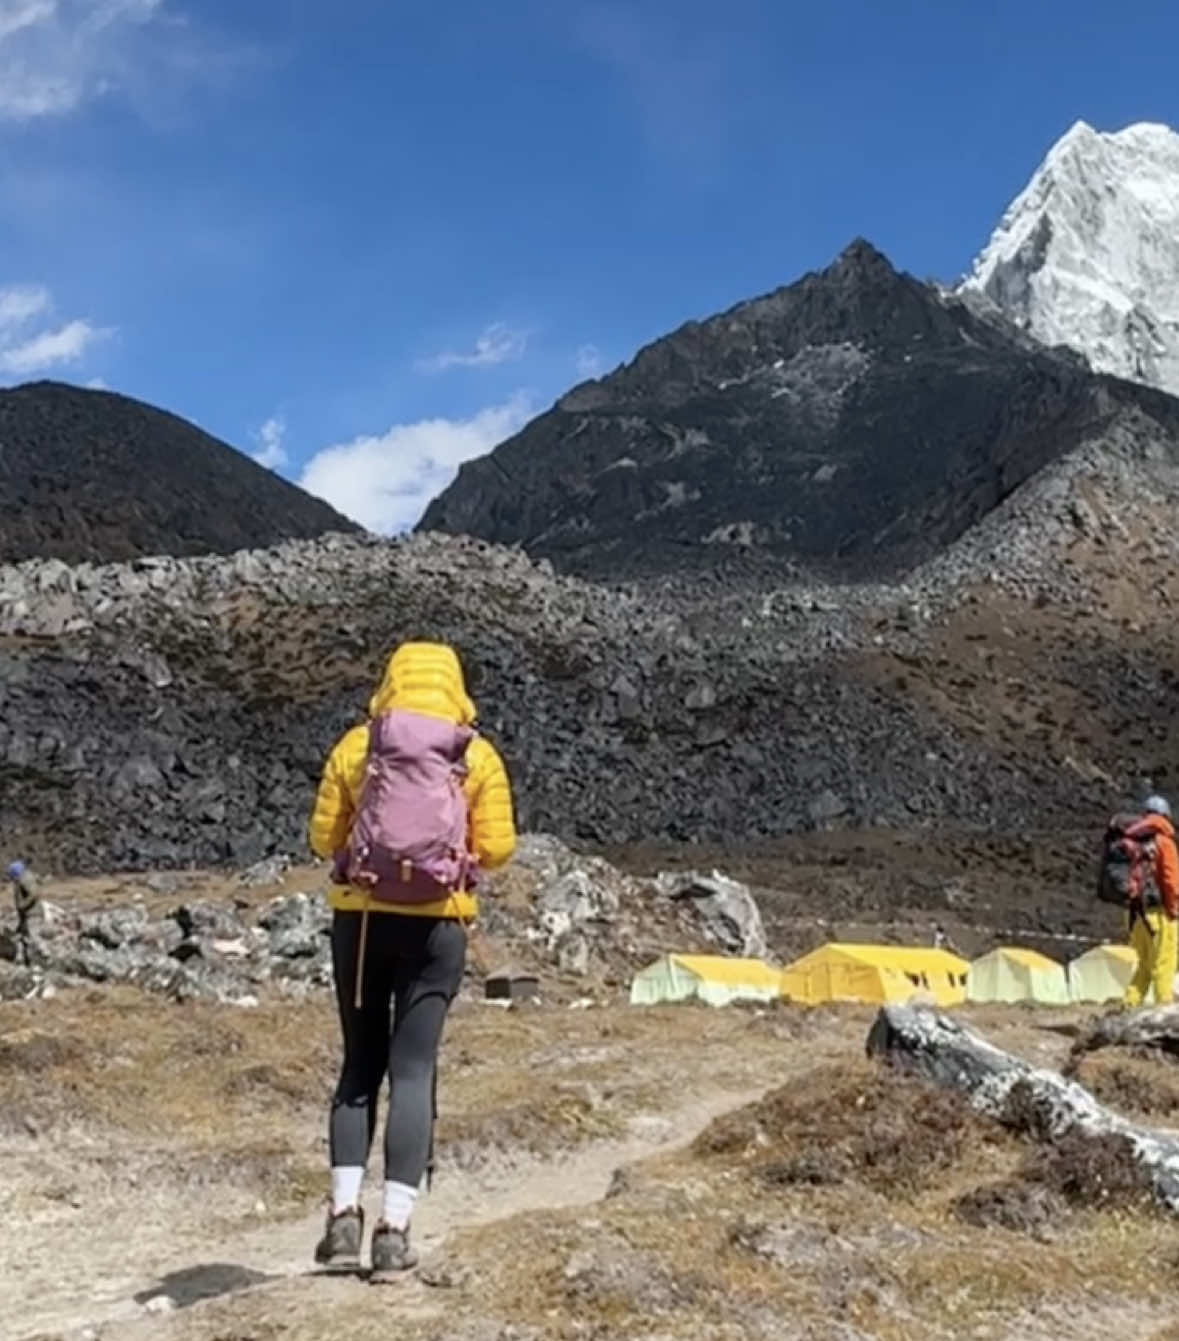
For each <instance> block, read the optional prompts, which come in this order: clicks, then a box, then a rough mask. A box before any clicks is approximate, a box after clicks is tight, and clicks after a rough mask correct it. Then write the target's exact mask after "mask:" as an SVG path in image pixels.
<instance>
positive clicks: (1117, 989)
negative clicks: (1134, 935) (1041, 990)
mask: <svg viewBox="0 0 1179 1341" xmlns="http://www.w3.org/2000/svg"><path fill="white" fill-rule="evenodd" d="M1137 967H1138V954H1137V951H1135V950H1133V949H1132V948H1131V947H1130V946H1128V945H1095V946H1094V947H1093V949H1092V950H1086V952H1085V953H1084V954H1083V955H1078V956H1077V957H1076V959H1074V960H1073V961H1072V963H1071V964H1069V966H1068V991H1069V997H1070V999H1071V1000H1073V1001H1099V1002H1100V1001H1120V1000H1121V999H1122V994H1123V993H1124V992H1125V990H1126V988H1127V987H1128V986H1129V985H1130V979H1131V978H1132V977H1133V976H1134V970H1135V969H1136V968H1137ZM1149 996H1150V998H1151V999H1153V997H1154V989H1153V988H1152V989H1151V991H1150V993H1149Z"/></svg>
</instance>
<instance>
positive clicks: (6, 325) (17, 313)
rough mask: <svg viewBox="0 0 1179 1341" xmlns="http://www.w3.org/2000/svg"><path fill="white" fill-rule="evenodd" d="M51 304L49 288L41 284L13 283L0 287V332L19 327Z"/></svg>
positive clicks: (44, 310)
mask: <svg viewBox="0 0 1179 1341" xmlns="http://www.w3.org/2000/svg"><path fill="white" fill-rule="evenodd" d="M51 305H52V304H51V301H50V297H49V290H48V289H45V288H42V287H41V286H40V285H39V284H13V285H11V286H10V287H9V288H7V289H0V332H3V331H11V330H14V329H19V328H20V327H21V326H23V325H24V324H25V322H27V321H31V320H32V319H33V318H34V317H39V316H40V315H41V314H42V313H43V312H46V311H48V310H49V308H50V306H51Z"/></svg>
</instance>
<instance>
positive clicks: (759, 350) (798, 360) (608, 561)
mask: <svg viewBox="0 0 1179 1341" xmlns="http://www.w3.org/2000/svg"><path fill="white" fill-rule="evenodd" d="M1142 415H1145V416H1146V417H1148V418H1150V419H1151V420H1153V421H1154V423H1155V424H1156V426H1157V427H1158V428H1159V430H1160V431H1161V432H1162V433H1163V434H1164V436H1166V437H1168V438H1169V439H1172V440H1176V441H1179V402H1176V401H1173V400H1171V399H1169V398H1168V397H1166V396H1163V395H1160V394H1157V393H1152V392H1148V391H1146V390H1144V389H1142V388H1140V387H1136V386H1132V385H1130V384H1128V383H1121V382H1118V381H1116V380H1114V379H1109V378H1102V377H1097V376H1094V375H1093V374H1091V373H1090V372H1089V371H1088V369H1087V367H1086V365H1085V364H1084V362H1083V360H1081V359H1079V358H1078V357H1076V356H1074V355H1071V354H1069V353H1067V352H1065V351H1060V350H1048V349H1046V348H1043V347H1041V346H1038V345H1036V344H1034V343H1033V342H1031V341H1030V340H1028V339H1027V338H1026V337H1024V336H1022V335H1020V334H1019V333H1018V332H1017V331H1016V330H1015V328H1014V327H1011V326H1008V325H1007V324H1006V323H1005V322H1003V321H1002V320H1001V319H997V318H995V317H994V316H989V315H986V314H984V313H981V312H978V311H976V310H975V309H974V307H972V306H971V305H968V304H967V303H966V302H964V301H962V300H960V299H958V298H955V297H953V296H950V295H947V294H944V293H942V292H940V291H938V290H936V289H934V288H932V287H931V286H929V285H926V284H922V283H919V282H918V281H916V280H914V279H913V278H911V277H910V276H908V275H904V274H899V273H897V272H896V271H895V270H893V268H892V267H891V266H890V264H889V263H888V261H887V260H886V259H885V258H884V257H883V256H882V255H881V254H880V253H879V252H877V251H875V250H874V249H873V248H872V247H871V246H870V245H869V244H867V243H866V242H862V241H860V242H856V243H854V244H853V245H852V246H851V247H849V248H848V249H847V250H846V251H845V252H844V253H843V255H841V256H840V257H839V259H838V260H837V261H836V262H835V263H834V264H833V265H832V266H831V267H830V268H828V269H827V270H825V271H823V272H821V273H816V274H810V275H807V276H806V277H804V278H803V279H802V280H800V281H799V282H798V283H796V284H793V285H791V286H790V287H789V288H784V289H780V290H778V291H777V292H775V293H772V294H770V295H769V296H767V297H763V298H759V299H756V300H754V301H751V302H745V303H741V304H740V305H739V306H737V307H735V308H733V309H732V310H730V311H728V312H725V313H722V314H721V315H719V316H716V317H713V318H711V319H710V320H707V321H703V322H690V323H688V324H687V325H685V326H683V327H682V328H681V329H679V330H678V331H676V332H674V333H673V334H671V335H669V336H667V337H666V338H664V339H661V340H658V341H656V342H655V343H654V344H652V345H650V346H648V347H647V348H645V349H643V350H642V351H641V352H640V353H639V354H638V356H637V357H636V358H635V359H634V361H633V362H632V363H630V364H629V365H627V366H626V367H624V368H622V369H620V370H619V371H618V372H616V373H614V374H612V375H611V376H608V377H606V378H604V379H602V380H601V381H598V382H591V383H587V384H585V385H583V386H580V387H578V388H576V389H575V390H573V391H571V392H570V393H569V394H568V395H566V396H564V397H563V398H562V399H561V400H560V401H558V403H557V404H556V406H555V407H554V408H553V409H552V410H550V411H549V412H548V413H546V414H543V415H541V416H540V417H539V418H537V419H535V420H534V421H533V422H532V423H530V424H529V425H528V426H527V427H526V428H524V429H523V430H522V431H521V432H520V433H519V434H517V435H516V436H515V437H514V438H512V439H510V440H509V441H507V442H505V443H503V444H501V445H500V446H499V447H497V448H496V449H495V451H493V452H492V453H491V454H490V455H488V456H485V457H482V458H480V459H479V460H476V461H472V462H470V463H468V464H467V465H465V466H463V468H462V469H461V471H460V472H459V475H458V478H457V479H456V480H455V482H454V483H453V484H452V485H451V486H450V488H448V489H447V490H446V491H445V492H444V493H443V494H442V495H440V496H439V498H437V499H436V500H435V501H434V502H433V503H432V504H431V506H430V507H429V509H428V510H427V512H426V514H425V517H424V518H423V521H422V523H421V529H422V530H438V531H447V532H451V533H467V534H471V535H477V536H481V537H484V538H486V539H489V540H493V541H496V542H498V543H503V544H520V545H522V546H524V548H525V549H527V550H528V552H529V553H531V554H533V555H534V556H538V557H539V556H545V557H549V558H551V559H552V561H553V562H554V563H555V564H557V565H558V566H559V567H560V568H562V569H565V570H567V571H571V572H577V573H580V574H582V575H588V576H594V577H605V578H609V579H615V578H618V577H628V576H633V575H636V574H649V573H651V572H656V573H674V572H677V571H683V570H684V569H685V568H692V567H701V566H703V567H711V566H713V565H714V564H715V563H716V562H717V558H718V554H720V553H724V552H725V551H726V550H732V549H734V548H735V549H736V550H737V551H738V552H739V553H740V555H741V556H742V561H741V564H740V566H742V567H746V568H747V567H748V566H749V561H750V560H751V559H752V560H757V561H760V564H761V566H762V567H763V568H764V567H765V566H766V560H767V559H768V560H772V563H771V564H770V567H771V568H776V569H777V570H778V571H779V572H781V571H782V569H783V564H784V563H785V564H786V565H787V566H788V565H790V564H795V565H800V566H801V567H802V568H803V569H805V570H809V571H811V572H812V573H813V572H818V573H825V574H827V575H831V576H843V577H848V576H850V577H857V576H863V575H873V576H879V575H881V574H896V573H898V572H901V571H903V570H904V569H905V568H907V567H909V566H911V565H913V564H914V563H918V562H921V561H924V560H927V559H929V558H930V557H931V556H933V555H935V554H937V553H938V552H939V551H940V550H941V549H942V548H943V547H944V546H945V545H947V544H949V543H950V542H952V541H954V540H956V539H958V538H959V537H960V536H962V535H963V534H964V533H965V532H967V531H968V530H969V529H970V528H971V527H972V526H973V525H974V524H976V523H977V522H979V521H980V520H981V519H982V518H984V517H985V516H986V515H987V514H988V513H989V512H990V511H991V509H993V508H994V507H995V506H996V505H997V504H998V503H1000V502H1001V501H1002V500H1003V499H1004V498H1006V497H1007V496H1008V495H1009V494H1011V492H1012V491H1013V490H1014V489H1015V488H1016V487H1017V486H1018V485H1020V484H1021V483H1023V482H1024V481H1025V480H1027V479H1029V478H1030V477H1031V476H1033V475H1034V474H1035V473H1036V472H1037V471H1038V470H1040V469H1041V468H1042V467H1044V466H1045V465H1047V464H1048V463H1050V462H1052V461H1054V460H1057V459H1059V458H1060V457H1061V456H1062V455H1064V454H1065V453H1066V452H1067V451H1068V450H1070V449H1071V448H1072V447H1074V446H1075V445H1076V444H1077V443H1078V442H1080V441H1081V440H1083V439H1085V438H1086V437H1090V436H1092V435H1093V434H1094V433H1098V432H1105V431H1110V430H1111V429H1113V428H1114V427H1116V426H1117V425H1118V424H1120V423H1122V422H1123V421H1125V420H1127V419H1128V418H1135V417H1139V416H1142Z"/></svg>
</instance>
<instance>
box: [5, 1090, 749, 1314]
mask: <svg viewBox="0 0 1179 1341" xmlns="http://www.w3.org/2000/svg"><path fill="white" fill-rule="evenodd" d="M761 1093H762V1091H761V1090H754V1091H731V1090H727V1091H717V1092H714V1093H711V1094H708V1095H706V1096H704V1097H700V1096H697V1097H695V1098H694V1099H693V1100H692V1101H691V1102H690V1103H687V1104H685V1105H683V1106H681V1107H678V1108H675V1109H673V1110H671V1111H669V1112H668V1113H666V1114H663V1115H660V1116H650V1115H647V1116H642V1117H637V1118H635V1119H632V1121H631V1124H630V1132H629V1134H628V1135H627V1137H626V1138H624V1139H621V1140H617V1141H609V1142H600V1143H596V1144H593V1145H590V1146H588V1147H586V1148H585V1149H582V1150H580V1151H578V1152H576V1153H574V1154H572V1155H567V1156H564V1157H562V1158H560V1159H559V1160H552V1161H529V1162H527V1163H522V1164H521V1165H520V1166H518V1167H516V1168H515V1169H512V1170H505V1171H504V1172H502V1173H500V1174H498V1175H497V1174H496V1173H494V1172H488V1171H481V1172H479V1173H476V1174H463V1173H445V1172H444V1173H443V1174H442V1175H441V1176H440V1177H439V1178H438V1180H437V1182H436V1184H435V1188H434V1190H433V1191H432V1192H431V1193H430V1194H429V1195H428V1196H426V1197H425V1198H424V1199H423V1201H422V1203H421V1205H420V1209H419V1212H418V1215H417V1217H416V1220H415V1228H416V1231H417V1233H416V1239H417V1243H418V1246H419V1248H420V1249H421V1251H422V1255H423V1257H424V1258H426V1259H427V1260H428V1259H429V1256H430V1255H431V1254H433V1253H436V1252H437V1251H438V1250H439V1249H441V1248H442V1247H443V1245H444V1243H445V1240H446V1238H447V1236H448V1235H449V1234H450V1233H451V1232H452V1231H454V1230H455V1229H457V1228H461V1227H468V1226H477V1225H482V1224H488V1223H491V1222H494V1221H497V1220H501V1219H504V1218H506V1217H508V1216H511V1215H514V1214H516V1213H518V1212H521V1211H530V1210H549V1209H557V1208H560V1207H570V1206H579V1205H586V1204H590V1203H592V1202H595V1201H598V1200H600V1199H601V1198H602V1197H603V1196H604V1195H605V1193H606V1190H607V1188H608V1187H609V1184H610V1179H611V1176H612V1174H613V1172H614V1170H615V1169H617V1168H618V1167H619V1166H620V1165H623V1164H628V1163H633V1162H634V1161H636V1160H641V1159H644V1158H647V1157H648V1156H652V1155H657V1154H661V1153H664V1152H666V1151H669V1150H672V1149H675V1148H676V1147H678V1146H681V1145H684V1144H686V1143H687V1142H688V1141H690V1140H691V1139H692V1138H693V1137H694V1136H695V1135H696V1134H697V1133H698V1132H699V1131H700V1130H702V1129H703V1128H704V1127H705V1126H707V1125H708V1123H709V1122H711V1121H712V1120H713V1119H714V1118H716V1117H718V1116H720V1115H721V1114H722V1113H725V1112H728V1111H729V1110H731V1109H733V1108H737V1107H740V1106H742V1105H744V1104H747V1103H751V1102H753V1101H755V1100H756V1099H758V1098H759V1097H760V1096H761ZM370 1181H371V1182H373V1183H374V1186H373V1189H372V1190H371V1192H370V1194H369V1195H368V1197H367V1209H368V1213H369V1217H370V1222H371V1219H372V1217H374V1216H375V1214H376V1212H377V1210H378V1207H377V1206H376V1204H375V1200H376V1196H377V1193H376V1189H375V1180H370ZM322 1228H323V1213H322V1211H321V1210H317V1211H316V1212H315V1213H314V1214H313V1215H309V1216H305V1217H303V1218H301V1219H299V1220H296V1221H288V1222H285V1223H279V1224H273V1223H272V1224H269V1225H265V1226H260V1227H258V1228H257V1229H251V1230H249V1231H248V1232H245V1233H242V1234H239V1235H236V1236H234V1237H233V1238H230V1239H221V1240H214V1239H205V1240H202V1239H200V1238H199V1237H198V1236H196V1235H194V1236H192V1237H190V1238H187V1239H185V1240H184V1241H183V1243H182V1244H181V1245H178V1247H177V1248H176V1249H175V1250H174V1251H171V1252H169V1251H166V1250H164V1251H161V1252H160V1253H159V1255H158V1256H155V1255H153V1256H154V1260H153V1261H152V1262H151V1264H150V1266H148V1264H147V1262H144V1263H142V1267H141V1269H139V1270H137V1269H136V1266H135V1265H134V1264H131V1265H129V1269H128V1270H127V1272H126V1274H119V1275H115V1274H113V1273H107V1274H102V1272H101V1270H100V1271H98V1272H94V1271H87V1267H86V1262H85V1256H86V1253H85V1243H82V1242H79V1241H78V1240H77V1239H76V1238H74V1239H71V1240H69V1241H63V1242H62V1244H61V1247H62V1251H63V1253H64V1254H65V1255H66V1258H67V1259H68V1264H69V1267H70V1272H69V1275H68V1276H64V1275H61V1274H59V1275H58V1276H57V1277H56V1279H46V1277H45V1274H44V1273H42V1272H37V1273H33V1275H32V1277H31V1278H29V1279H28V1280H27V1282H25V1283H24V1284H25V1288H22V1282H19V1281H18V1282H17V1283H16V1284H17V1294H16V1296H15V1297H12V1296H10V1297H9V1298H7V1299H6V1300H5V1307H4V1311H3V1317H2V1319H0V1341H24V1339H25V1338H30V1337H33V1336H37V1335H38V1334H46V1333H48V1334H49V1335H52V1336H54V1337H55V1338H56V1337H58V1336H60V1337H62V1338H63V1339H68V1341H87V1339H88V1338H93V1337H95V1336H96V1335H98V1334H99V1333H100V1332H101V1333H102V1334H103V1335H105V1336H112V1335H113V1336H118V1337H123V1336H127V1337H129V1338H130V1337H132V1336H139V1335H142V1336H145V1337H147V1336H153V1337H154V1336H160V1337H163V1336H167V1335H171V1334H173V1329H174V1327H176V1328H178V1327H179V1326H180V1325H181V1324H183V1327H184V1330H185V1334H186V1335H188V1334H190V1329H191V1328H192V1326H193V1325H194V1323H195V1315H196V1314H198V1313H199V1311H200V1308H201V1305H200V1304H199V1303H196V1304H193V1305H192V1306H191V1307H190V1308H182V1309H181V1310H180V1311H178V1312H175V1313H171V1314H165V1313H160V1314H154V1313H149V1312H148V1310H147V1308H146V1307H145V1304H144V1303H143V1302H142V1300H143V1299H144V1298H145V1296H151V1295H152V1294H156V1295H159V1294H161V1293H164V1292H166V1291H167V1290H168V1288H169V1285H170V1284H171V1289H172V1292H173V1294H174V1295H175V1296H176V1297H177V1302H178V1303H181V1304H184V1303H187V1302H188V1300H187V1299H185V1298H184V1295H185V1294H186V1293H188V1296H189V1298H191V1297H192V1294H193V1293H197V1292H200V1293H203V1292H204V1289H207V1288H208V1283H209V1282H210V1280H211V1279H212V1278H213V1277H214V1275H215V1274H217V1273H216V1272H214V1270H213V1268H214V1267H216V1268H217V1269H218V1272H220V1274H223V1275H225V1276H226V1277H228V1278H229V1279H236V1280H240V1281H248V1280H249V1279H250V1274H249V1273H257V1277H256V1278H255V1281H256V1283H254V1284H250V1285H247V1286H246V1287H245V1288H247V1289H248V1290H249V1291H250V1293H251V1294H257V1293H259V1292H261V1291H266V1290H268V1289H273V1288H275V1286H277V1285H278V1284H279V1283H280V1282H283V1281H290V1280H291V1279H292V1278H297V1277H303V1276H307V1275H308V1274H309V1273H310V1272H311V1271H312V1269H313V1263H312V1250H313V1248H314V1244H315V1242H316V1240H317V1239H318V1237H319V1235H320V1233H321V1231H322ZM80 1259H81V1260H80ZM169 1277H171V1278H173V1279H172V1280H171V1282H170V1281H169V1279H168V1278H169ZM259 1278H260V1279H259ZM339 1284H340V1283H339V1282H337V1281H329V1280H324V1281H323V1282H322V1285H323V1286H324V1287H325V1288H333V1289H334V1288H339ZM6 1293H7V1291H6ZM385 1293H387V1292H385ZM137 1296H139V1298H138V1299H137ZM404 1302H405V1303H406V1304H407V1305H409V1304H411V1296H410V1295H408V1294H407V1295H406V1297H405V1301H404ZM158 1306H159V1305H156V1307H158ZM137 1323H139V1324H141V1326H136V1324H137ZM141 1328H142V1329H141ZM175 1334H176V1335H179V1334H180V1332H179V1330H177V1331H176V1333H175Z"/></svg>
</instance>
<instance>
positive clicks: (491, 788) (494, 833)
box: [467, 737, 516, 871]
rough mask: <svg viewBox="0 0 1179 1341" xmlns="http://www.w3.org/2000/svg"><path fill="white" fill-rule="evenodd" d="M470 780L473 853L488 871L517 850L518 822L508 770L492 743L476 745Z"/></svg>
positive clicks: (473, 752) (484, 742) (481, 739)
mask: <svg viewBox="0 0 1179 1341" xmlns="http://www.w3.org/2000/svg"><path fill="white" fill-rule="evenodd" d="M469 766H470V772H469V775H468V779H467V800H468V804H469V806H470V812H471V820H470V829H471V835H470V837H471V852H472V853H473V854H474V857H475V860H476V861H477V862H478V863H479V865H480V866H481V867H482V868H483V870H485V871H490V870H494V869H495V868H496V867H497V866H502V865H504V863H505V862H507V861H508V860H510V858H511V856H512V853H513V852H515V850H516V822H515V816H514V813H513V807H512V788H511V784H510V783H509V782H508V773H507V769H506V768H505V767H504V762H503V760H502V759H501V758H500V757H499V753H498V752H497V750H496V749H495V746H494V745H492V744H491V742H490V741H488V740H484V739H483V738H482V737H479V738H478V739H477V740H475V741H474V742H473V743H472V746H471V754H470V758H469Z"/></svg>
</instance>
